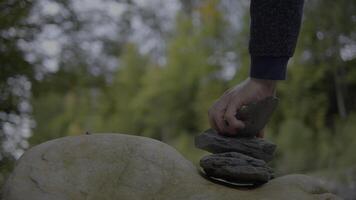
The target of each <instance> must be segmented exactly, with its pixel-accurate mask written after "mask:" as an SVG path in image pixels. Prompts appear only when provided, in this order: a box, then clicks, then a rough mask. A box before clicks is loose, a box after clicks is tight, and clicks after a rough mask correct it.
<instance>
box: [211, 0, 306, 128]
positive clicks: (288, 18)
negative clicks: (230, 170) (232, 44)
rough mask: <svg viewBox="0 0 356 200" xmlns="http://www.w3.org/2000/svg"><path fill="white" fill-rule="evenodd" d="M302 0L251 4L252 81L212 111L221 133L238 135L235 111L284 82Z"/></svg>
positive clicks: (253, 0) (227, 95)
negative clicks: (278, 81)
mask: <svg viewBox="0 0 356 200" xmlns="http://www.w3.org/2000/svg"><path fill="white" fill-rule="evenodd" d="M303 3H304V1H303V0H251V10H250V14H251V26H250V28H251V30H250V44H249V51H250V56H251V67H250V78H247V79H246V80H245V81H243V82H242V83H240V84H238V85H236V86H235V87H234V88H232V89H230V90H228V91H226V92H225V93H224V94H223V95H222V96H221V97H220V98H219V99H218V100H217V101H216V102H215V103H214V104H213V106H212V107H211V108H210V109H209V121H210V125H211V126H212V128H214V129H216V130H217V131H218V132H219V133H225V134H231V135H233V134H236V133H238V130H239V129H241V128H243V127H244V123H243V122H242V121H240V120H238V119H236V117H235V115H236V111H237V110H238V109H240V108H241V106H243V105H245V104H248V103H250V102H254V101H259V100H262V99H264V98H265V97H268V96H272V95H274V94H275V87H276V84H277V80H284V79H285V77H286V67H287V63H288V60H289V58H290V57H291V56H292V55H293V52H294V49H295V46H296V43H297V38H298V34H299V29H300V24H301V18H302V12H303Z"/></svg>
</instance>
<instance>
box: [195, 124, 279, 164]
mask: <svg viewBox="0 0 356 200" xmlns="http://www.w3.org/2000/svg"><path fill="white" fill-rule="evenodd" d="M195 146H196V147H197V148H200V149H203V150H206V151H209V152H210V153H226V152H238V153H243V154H245V155H248V156H251V157H254V158H257V159H261V160H264V161H266V162H269V161H271V160H272V158H273V153H274V151H275V149H276V145H275V144H273V143H271V142H269V141H267V140H265V139H261V138H237V137H227V136H223V135H220V134H218V133H217V132H216V131H215V130H214V129H209V130H207V131H205V132H204V133H202V134H201V135H198V136H196V137H195Z"/></svg>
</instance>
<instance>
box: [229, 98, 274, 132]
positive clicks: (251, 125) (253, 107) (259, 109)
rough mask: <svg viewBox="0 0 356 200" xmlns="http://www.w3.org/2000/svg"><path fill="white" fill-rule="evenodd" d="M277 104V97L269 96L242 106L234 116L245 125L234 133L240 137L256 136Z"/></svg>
mask: <svg viewBox="0 0 356 200" xmlns="http://www.w3.org/2000/svg"><path fill="white" fill-rule="evenodd" d="M277 105H278V98H276V97H272V96H271V97H267V98H265V99H263V100H261V101H258V102H254V103H250V104H248V105H246V106H243V107H242V108H241V109H240V110H238V111H237V114H236V118H238V119H240V120H242V121H244V123H245V127H244V128H243V129H241V130H239V131H238V132H237V133H236V134H237V135H238V136H241V137H254V136H256V135H257V134H258V133H259V132H260V131H261V130H262V129H263V128H264V127H265V126H266V124H267V123H268V121H269V119H270V117H271V115H272V113H273V111H274V110H275V109H276V107H277Z"/></svg>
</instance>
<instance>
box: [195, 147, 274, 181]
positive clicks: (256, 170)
mask: <svg viewBox="0 0 356 200" xmlns="http://www.w3.org/2000/svg"><path fill="white" fill-rule="evenodd" d="M200 166H201V167H202V168H203V169H204V171H205V173H206V174H207V175H208V176H209V177H215V178H221V179H223V180H227V181H230V182H235V183H252V184H254V185H259V184H262V183H266V182H268V181H269V180H270V179H271V178H272V177H273V171H272V169H271V168H270V167H268V166H267V164H266V162H265V161H263V160H259V159H255V158H252V157H250V156H246V155H244V154H240V153H236V152H229V153H221V154H212V155H207V156H205V157H203V158H202V159H201V160H200Z"/></svg>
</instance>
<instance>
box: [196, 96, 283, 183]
mask: <svg viewBox="0 0 356 200" xmlns="http://www.w3.org/2000/svg"><path fill="white" fill-rule="evenodd" d="M277 104H278V99H277V98H275V97H268V98H266V99H264V100H262V101H259V102H256V103H252V104H249V105H247V106H244V107H243V108H242V109H240V110H239V111H238V113H237V115H236V117H237V118H239V119H241V120H243V121H244V122H245V128H244V129H243V130H240V131H239V132H238V133H237V134H236V137H231V136H225V135H223V134H219V133H218V132H216V131H215V130H213V129H209V130H207V131H205V132H204V133H202V134H201V135H198V136H197V137H196V138H195V146H196V147H197V148H200V149H203V150H206V151H208V152H210V153H213V154H211V155H207V156H205V157H203V158H202V159H201V160H200V166H201V167H202V169H203V172H204V173H205V175H206V177H208V178H210V179H212V180H215V181H218V182H224V183H227V184H233V185H247V186H249V185H251V186H252V185H260V184H263V183H266V182H268V181H269V180H270V179H272V178H273V177H274V175H273V170H272V169H271V168H270V167H268V165H267V163H268V162H269V161H271V160H272V158H273V153H274V151H275V149H276V145H275V144H273V143H271V142H269V141H267V140H265V139H262V138H257V137H256V135H257V134H258V132H259V131H261V130H262V129H263V127H264V126H265V125H266V123H267V122H268V119H269V118H270V116H271V114H272V113H273V111H274V109H275V108H276V106H277Z"/></svg>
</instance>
